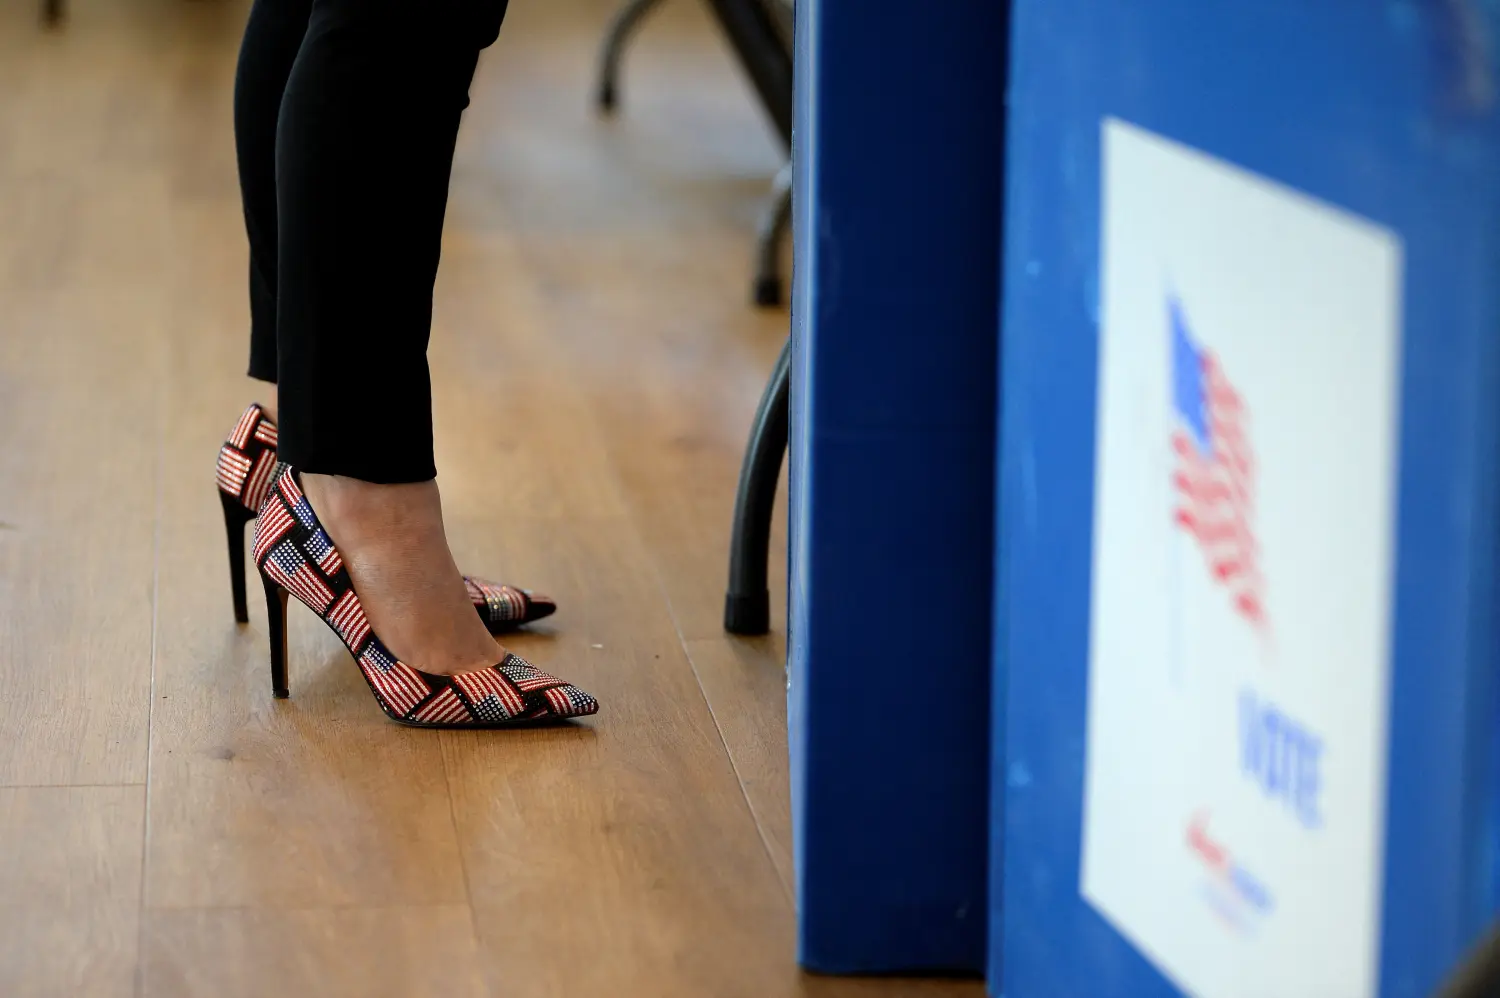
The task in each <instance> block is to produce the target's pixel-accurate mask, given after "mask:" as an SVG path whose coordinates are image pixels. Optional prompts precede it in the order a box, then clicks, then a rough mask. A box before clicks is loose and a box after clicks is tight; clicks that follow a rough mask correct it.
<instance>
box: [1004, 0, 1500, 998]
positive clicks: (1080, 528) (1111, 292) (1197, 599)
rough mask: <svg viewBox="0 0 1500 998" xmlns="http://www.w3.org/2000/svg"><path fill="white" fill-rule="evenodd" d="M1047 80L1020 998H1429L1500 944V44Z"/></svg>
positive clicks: (1409, 39) (1072, 31) (1010, 759)
mask: <svg viewBox="0 0 1500 998" xmlns="http://www.w3.org/2000/svg"><path fill="white" fill-rule="evenodd" d="M1013 40H1014V47H1013V51H1012V75H1011V91H1010V120H1009V125H1008V167H1007V169H1008V178H1007V198H1006V215H1007V226H1006V237H1005V247H1004V275H1003V284H1004V287H1005V305H1004V318H1003V328H1004V332H1005V335H1004V339H1003V356H1002V357H1001V363H1000V369H1001V371H1002V377H1001V391H1000V401H1001V414H1000V419H999V426H1000V428H1001V441H1000V453H1001V455H1002V460H1001V467H1000V472H999V479H998V481H999V485H998V488H999V497H998V498H999V503H998V505H999V518H998V529H997V562H996V564H997V577H996V588H997V596H996V604H995V619H996V622H997V630H996V642H995V669H996V675H997V677H1004V678H1003V680H1002V681H1000V682H997V683H996V689H995V697H996V700H995V702H996V704H997V711H999V712H1002V713H1003V715H1004V718H1005V723H1004V724H1000V725H996V731H997V738H996V742H995V754H994V757H993V763H992V773H993V781H994V784H993V785H994V792H995V795H996V800H995V809H994V814H993V821H992V827H991V833H992V835H991V853H992V858H993V867H992V869H993V881H992V896H991V904H992V912H995V911H998V910H1000V908H1001V907H1002V906H1003V909H1004V912H1005V918H1004V920H1003V922H1001V921H1000V920H998V919H995V918H992V920H991V938H990V981H991V990H992V992H993V993H995V994H997V995H998V994H1004V995H1005V996H1007V998H1064V996H1080V998H1111V996H1129V998H1136V996H1156V995H1163V996H1165V995H1175V994H1179V993H1194V994H1197V995H1201V996H1203V998H1223V996H1230V995H1234V996H1247V998H1250V996H1260V995H1267V996H1269V995H1275V996H1277V998H1298V996H1302V995H1308V996H1310V998H1311V996H1325V998H1356V996H1365V995H1370V996H1373V995H1379V996H1384V998H1398V996H1399V998H1417V996H1425V995H1427V994H1428V993H1429V992H1430V991H1431V990H1432V988H1433V987H1434V986H1435V985H1436V984H1437V983H1438V982H1439V981H1440V980H1441V978H1442V977H1443V975H1444V974H1445V973H1446V972H1447V970H1448V969H1449V968H1451V966H1452V965H1453V964H1454V963H1455V961H1457V960H1458V959H1459V957H1460V955H1461V954H1462V952H1463V950H1464V948H1465V946H1466V945H1467V944H1468V943H1470V942H1471V941H1472V940H1473V939H1474V938H1475V936H1476V934H1477V933H1478V932H1479V930H1480V929H1481V927H1482V926H1483V925H1484V924H1486V922H1487V921H1488V919H1489V918H1490V916H1491V914H1492V913H1493V912H1494V910H1495V908H1496V891H1495V864H1494V862H1493V859H1492V852H1493V839H1494V834H1495V830H1496V824H1495V820H1494V817H1493V810H1494V805H1495V800H1496V797H1497V794H1496V787H1495V783H1494V774H1495V767H1494V766H1493V764H1492V763H1493V759H1492V754H1493V752H1494V748H1493V745H1494V737H1495V731H1496V719H1497V718H1496V707H1497V704H1496V689H1495V683H1494V682H1493V673H1494V670H1495V668H1496V665H1497V663H1496V660H1495V654H1494V653H1495V649H1496V637H1497V634H1496V628H1495V626H1494V610H1493V608H1494V606H1495V601H1496V598H1497V596H1496V592H1495V585H1494V581H1495V580H1494V569H1495V564H1496V555H1497V553H1500V552H1497V532H1496V529H1495V524H1496V519H1497V512H1500V511H1497V508H1496V505H1497V504H1496V495H1495V492H1496V489H1495V485H1496V461H1497V458H1500V449H1497V444H1500V440H1497V434H1496V424H1497V417H1500V410H1497V395H1496V389H1497V387H1500V386H1497V373H1500V352H1497V349H1496V347H1497V338H1500V307H1497V306H1500V301H1497V287H1500V242H1497V240H1500V196H1497V195H1500V119H1497V108H1496V98H1497V85H1500V83H1497V77H1496V63H1495V61H1494V60H1495V53H1496V52H1497V51H1500V16H1497V13H1496V4H1494V3H1487V2H1485V3H1481V2H1462V0H1453V2H1442V3H1438V2H1434V3H1421V4H1419V3H1353V2H1337V3H1307V2H1305V0H1261V2H1258V3H1231V2H1227V0H1122V2H1119V3H1114V4H1100V3H1093V2H1085V0H1047V2H1041V0H1017V2H1016V3H1015V4H1014V6H1013ZM1085 895H1087V898H1086V897H1085Z"/></svg>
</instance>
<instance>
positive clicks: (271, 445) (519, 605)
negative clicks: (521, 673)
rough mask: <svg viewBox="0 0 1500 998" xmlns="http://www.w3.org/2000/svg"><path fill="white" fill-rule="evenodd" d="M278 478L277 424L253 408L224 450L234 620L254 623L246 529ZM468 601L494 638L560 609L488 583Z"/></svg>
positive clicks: (475, 588) (478, 585)
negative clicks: (247, 586)
mask: <svg viewBox="0 0 1500 998" xmlns="http://www.w3.org/2000/svg"><path fill="white" fill-rule="evenodd" d="M275 474H276V424H275V423H274V422H272V421H271V417H270V416H268V415H267V414H266V411H265V410H264V409H262V408H261V407H260V406H258V405H255V404H251V406H250V407H249V408H248V409H246V410H245V412H244V414H243V415H241V416H240V421H239V422H238V423H235V424H234V429H232V430H230V431H229V436H228V437H227V438H226V439H225V441H224V445H223V446H222V447H220V448H219V464H218V479H219V501H220V503H222V504H223V506H224V532H225V534H227V535H228V538H229V585H230V592H231V593H232V594H233V596H234V619H235V620H237V621H239V622H240V623H241V624H243V623H246V622H248V621H249V620H250V614H249V612H248V610H247V608H246V605H245V524H247V523H249V522H250V521H251V520H253V519H255V514H256V512H257V511H258V510H259V509H260V504H261V502H262V501H264V500H265V498H266V493H267V492H268V491H270V488H271V480H272V479H273V478H274V477H275ZM464 585H465V586H466V587H468V590H469V599H470V601H471V602H473V604H474V609H475V610H476V611H477V612H478V613H479V616H480V618H481V619H483V620H484V626H485V627H487V628H488V629H489V632H490V633H491V634H500V633H502V632H504V631H513V630H515V629H516V628H518V627H521V626H522V625H524V624H530V623H533V622H535V621H538V620H541V619H542V618H543V617H550V616H552V615H553V614H554V613H556V612H557V604H556V603H554V602H553V601H552V600H550V599H548V598H547V597H546V596H542V595H541V594H539V593H534V592H531V591H530V590H529V589H518V588H516V587H515V586H507V585H501V584H500V583H498V582H488V581H486V580H484V579H474V578H468V577H465V578H464Z"/></svg>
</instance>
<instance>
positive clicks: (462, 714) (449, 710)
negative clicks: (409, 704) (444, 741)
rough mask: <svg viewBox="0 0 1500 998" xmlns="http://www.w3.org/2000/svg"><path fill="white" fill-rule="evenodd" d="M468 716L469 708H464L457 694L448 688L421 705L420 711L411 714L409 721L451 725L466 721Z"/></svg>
mask: <svg viewBox="0 0 1500 998" xmlns="http://www.w3.org/2000/svg"><path fill="white" fill-rule="evenodd" d="M468 716H469V708H468V707H466V706H464V702H463V701H462V700H460V699H459V698H458V694H457V693H455V692H453V687H451V686H449V687H448V688H446V689H444V690H443V692H441V693H439V694H438V695H437V696H435V697H433V698H432V699H431V700H429V701H427V703H425V704H423V705H422V709H421V710H419V711H417V712H416V713H415V714H413V715H412V716H411V719H412V720H413V721H421V722H423V723H424V724H453V723H455V722H457V721H463V720H466V719H467V718H468Z"/></svg>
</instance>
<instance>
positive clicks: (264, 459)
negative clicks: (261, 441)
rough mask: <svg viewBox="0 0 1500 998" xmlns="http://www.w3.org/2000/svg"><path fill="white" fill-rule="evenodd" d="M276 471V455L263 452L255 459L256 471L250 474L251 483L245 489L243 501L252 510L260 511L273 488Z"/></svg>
mask: <svg viewBox="0 0 1500 998" xmlns="http://www.w3.org/2000/svg"><path fill="white" fill-rule="evenodd" d="M275 471H276V454H275V452H273V451H268V450H263V451H261V452H260V457H258V458H256V459H255V470H254V471H253V472H251V473H250V483H249V485H247V486H246V487H245V494H244V496H243V497H242V501H243V502H244V504H245V505H246V506H248V507H249V508H251V509H254V510H259V509H260V504H261V503H263V502H265V499H266V493H267V492H268V491H270V488H271V475H272V474H273V473H274V472H275Z"/></svg>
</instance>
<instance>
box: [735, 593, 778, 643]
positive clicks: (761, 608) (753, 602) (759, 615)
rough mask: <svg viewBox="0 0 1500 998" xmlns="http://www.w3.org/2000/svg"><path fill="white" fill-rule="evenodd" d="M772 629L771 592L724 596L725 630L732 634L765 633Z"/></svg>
mask: <svg viewBox="0 0 1500 998" xmlns="http://www.w3.org/2000/svg"><path fill="white" fill-rule="evenodd" d="M770 629H771V594H770V593H768V592H762V593H760V594H758V595H755V596H736V595H734V594H733V593H728V594H726V595H725V596H724V630H726V631H728V632H729V633H730V634H745V635H754V634H765V633H766V632H767V631H769V630H770Z"/></svg>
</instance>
